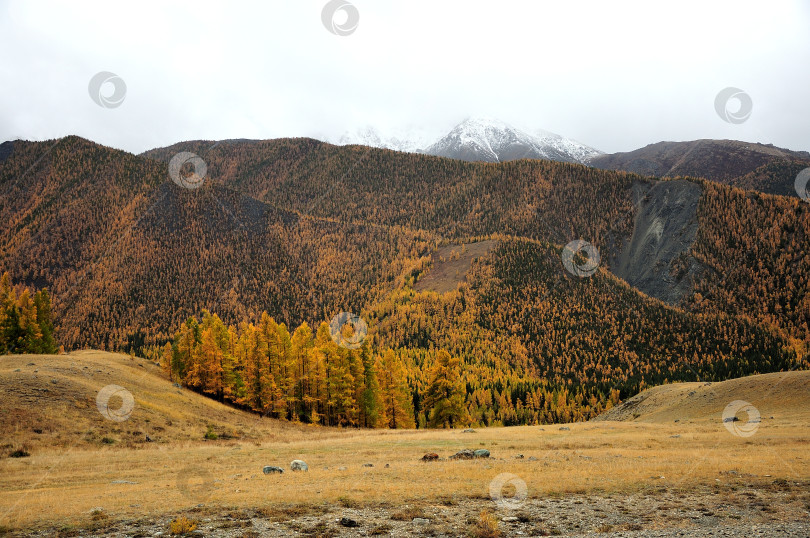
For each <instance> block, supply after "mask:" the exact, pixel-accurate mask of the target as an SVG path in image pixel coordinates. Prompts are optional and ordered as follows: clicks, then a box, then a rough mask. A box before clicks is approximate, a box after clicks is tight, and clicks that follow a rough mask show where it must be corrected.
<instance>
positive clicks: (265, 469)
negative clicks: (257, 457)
mask: <svg viewBox="0 0 810 538" xmlns="http://www.w3.org/2000/svg"><path fill="white" fill-rule="evenodd" d="M293 470H295V469H293ZM262 472H263V473H264V474H270V473H278V474H281V473H283V472H284V469H282V468H281V467H276V466H275V465H265V466H264V467H262Z"/></svg>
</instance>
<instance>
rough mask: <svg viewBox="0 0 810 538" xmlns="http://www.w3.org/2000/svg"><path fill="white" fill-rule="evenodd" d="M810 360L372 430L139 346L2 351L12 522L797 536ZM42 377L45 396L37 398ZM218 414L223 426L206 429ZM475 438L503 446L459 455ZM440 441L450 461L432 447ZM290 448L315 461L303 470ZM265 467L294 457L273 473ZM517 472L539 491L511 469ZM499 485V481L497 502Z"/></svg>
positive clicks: (41, 529)
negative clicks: (283, 404) (311, 416)
mask: <svg viewBox="0 0 810 538" xmlns="http://www.w3.org/2000/svg"><path fill="white" fill-rule="evenodd" d="M30 363H33V364H30ZM18 370H19V371H18ZM808 375H810V374H808V373H807V372H790V373H781V374H779V373H777V374H768V375H766V376H754V377H749V378H744V379H738V380H732V381H727V382H722V383H712V384H710V385H707V384H703V383H685V384H674V385H667V386H664V387H659V388H656V389H651V390H650V391H647V392H645V393H642V394H641V395H640V396H641V398H640V399H642V400H643V402H644V403H643V404H642V405H637V406H634V407H635V409H636V413H637V414H638V416H637V417H635V418H634V417H633V415H632V414H630V415H628V414H621V413H620V414H619V415H618V416H617V415H616V412H615V411H614V412H613V415H611V414H610V413H609V414H608V415H606V416H605V419H606V420H604V421H602V420H600V421H595V422H594V421H591V422H585V423H575V424H555V425H545V426H524V427H513V428H485V429H475V431H472V432H466V431H464V430H461V429H456V430H410V431H369V430H365V431H363V430H361V431H358V430H352V429H348V430H347V429H338V428H323V427H313V426H305V425H294V424H290V423H288V422H284V421H277V420H273V419H261V418H258V417H257V416H255V415H252V414H248V413H244V412H241V411H237V410H233V409H229V408H227V407H225V406H222V405H221V404H218V403H216V402H213V401H211V400H210V399H208V398H205V397H203V396H200V395H197V394H194V393H193V392H191V391H188V390H186V389H177V388H176V387H173V386H172V384H171V383H170V382H169V381H168V380H167V379H166V378H164V377H162V375H161V374H160V371H159V369H158V368H157V367H156V366H155V365H153V364H151V363H150V362H148V361H144V360H143V359H137V358H136V359H132V358H130V357H128V356H126V355H119V354H110V353H103V352H97V351H89V350H88V351H81V352H74V353H70V354H68V355H63V356H39V355H27V356H6V357H3V359H2V361H0V390H2V391H3V394H4V407H3V410H2V411H0V425H2V428H3V431H4V432H8V433H7V434H6V435H4V442H9V443H11V444H13V445H14V446H22V445H25V446H27V448H28V450H29V451H30V456H29V457H25V458H3V459H0V470H2V472H0V506H2V507H3V514H4V516H3V522H4V523H3V524H4V525H5V532H6V533H11V534H12V535H24V536H39V535H50V534H56V533H58V534H59V535H60V536H73V535H84V536H118V535H123V534H138V533H140V534H142V535H153V534H156V533H158V532H163V533H164V534H166V533H167V530H168V528H169V524H170V522H171V521H175V520H176V519H177V518H178V517H181V516H182V517H187V518H189V520H191V521H194V522H196V523H197V524H198V525H199V528H200V529H201V530H203V532H204V533H205V534H209V533H212V534H216V535H222V536H257V535H270V536H285V535H286V536H289V535H300V536H309V535H319V534H321V535H323V534H328V535H333V536H342V535H355V534H356V533H357V532H358V531H359V532H361V533H364V534H375V533H376V534H391V535H395V536H411V535H424V534H425V533H428V534H431V533H434V534H450V535H457V534H465V533H467V532H475V529H476V528H478V526H479V519H480V513H481V512H482V511H484V512H486V513H491V514H494V516H495V518H496V520H497V522H498V526H499V528H500V530H501V531H502V532H503V533H504V535H505V536H519V535H521V533H522V534H539V535H543V533H546V534H557V533H562V534H564V535H576V534H578V533H580V532H582V533H586V532H599V533H603V535H607V536H610V534H609V533H611V532H616V533H620V532H627V531H633V532H635V533H637V534H633V535H634V536H635V535H638V536H647V535H649V536H669V535H670V534H666V532H668V531H666V529H679V530H680V531H682V532H683V531H686V532H689V533H690V534H691V535H696V536H703V535H704V534H702V533H709V532H714V533H717V532H720V531H721V530H722V532H726V533H727V534H725V535H727V536H736V534H734V532H739V533H740V534H739V536H743V535H744V534H743V533H744V532H745V531H744V530H743V529H744V528H748V527H746V526H750V525H757V527H759V528H760V529H762V530H763V531H764V530H767V529H771V530H773V531H774V532H776V531H777V530H778V529H780V528H783V529H786V531H787V532H788V534H786V535H787V536H801V535H802V534H801V533H802V532H805V530H806V522H807V513H808V510H809V509H810V504H808V503H810V497H808V496H807V482H806V477H807V476H808V471H810V469H808V465H809V464H810V462H808V460H807V458H806V446H807V443H808V442H810V439H809V438H808V434H807V427H806V424H807V420H808V418H810V416H808V413H810V405H808V404H810V402H809V401H808V393H807V391H806V386H807V384H808V381H809V380H808ZM109 383H115V384H117V385H119V386H122V387H125V388H126V389H127V390H128V391H130V392H131V393H132V395H133V397H134V406H133V408H132V410H131V413H130V414H129V416H128V418H127V420H125V421H121V422H116V421H112V420H109V419H106V418H105V417H104V416H103V415H102V414H101V413H99V411H98V410H97V409H96V407H97V406H96V401H95V400H96V395H97V393H98V391H99V390H100V389H101V388H102V386H104V385H106V384H109ZM38 386H39V387H42V388H41V389H35V388H36V387H38ZM14 387H31V389H29V390H27V391H22V392H18V391H16V390H14ZM42 389H45V390H42ZM32 391H35V392H37V393H38V395H37V396H36V405H30V403H26V401H27V400H28V398H30V396H29V395H30V394H31V392H32ZM693 391H694V392H695V394H694V395H692V396H691V399H689V398H687V399H686V400H684V399H683V398H682V396H681V395H685V394H686V393H689V392H693ZM738 398H748V399H750V400H751V402H752V403H753V404H754V405H756V406H757V408H758V410H759V412H760V414H761V416H762V421H761V423H760V424H759V426H758V428H759V431H758V432H757V435H756V436H753V437H741V436H737V435H733V434H731V433H730V432H729V431H728V430H727V428H726V427H724V426H725V423H724V422H723V421H722V420H721V413H722V411H723V407H724V406H725V404H726V403H727V400H730V399H738ZM637 399H638V398H637ZM634 400H635V399H634ZM110 405H111V408H118V404H114V403H111V404H110ZM625 405H627V404H625ZM631 405H633V404H631ZM9 409H12V410H16V411H13V412H12V413H10V412H9ZM617 410H621V407H620V408H617ZM617 419H618V420H617ZM209 424H210V425H213V428H214V430H215V431H217V432H218V433H220V434H226V433H227V434H228V435H221V436H220V437H219V438H218V439H215V440H206V439H205V438H204V436H205V432H206V428H207V427H208V425H209ZM35 430H40V431H41V432H42V433H36V432H35ZM146 435H149V436H150V438H151V439H152V440H151V441H147V440H146ZM105 438H109V439H111V440H112V442H107V441H104V439H105ZM464 448H486V449H488V450H489V451H490V457H489V458H485V459H476V460H466V461H465V460H459V461H454V460H451V459H449V456H450V455H452V454H454V453H455V452H457V451H459V450H461V449H464ZM428 452H436V453H438V454H439V456H440V459H439V461H435V462H423V461H420V459H421V458H422V456H423V455H424V454H425V453H428ZM521 456H522V457H521ZM294 459H302V460H304V461H306V463H307V464H308V466H309V470H308V471H306V472H297V473H296V472H292V471H290V470H289V462H290V461H292V460H294ZM369 464H370V465H369ZM266 465H277V466H280V467H281V468H284V469H285V472H284V473H283V474H280V475H277V474H263V472H262V467H263V466H266ZM504 473H507V474H508V475H513V476H506V475H504ZM513 478H517V479H519V480H520V481H522V482H523V483H524V484H525V488H526V489H525V493H523V491H524V490H523V489H522V488H523V486H522V485H521V482H519V481H518V482H509V483H507V482H508V480H512V479H513ZM507 479H508V480H507ZM500 481H504V483H503V484H501V482H500ZM493 483H495V486H496V487H501V486H503V488H502V490H501V491H500V492H499V493H498V495H496V497H494V499H502V500H501V502H500V504H499V503H498V502H495V501H493V497H492V496H491V488H492V487H493ZM66 494H68V496H66ZM341 518H348V519H351V520H353V521H355V522H357V523H358V524H359V525H360V526H359V527H358V528H349V527H344V526H343V525H341V524H340V521H339V520H340V519H341ZM504 518H505V520H504ZM803 525H804V526H803ZM735 528H739V529H740V530H739V531H735V530H734V529H735ZM20 529H26V530H25V531H24V532H22V533H21V532H19V531H18V530H20ZM655 532H657V533H658V534H655ZM645 533H647V534H645ZM791 533H792V534H791Z"/></svg>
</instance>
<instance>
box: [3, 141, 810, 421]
mask: <svg viewBox="0 0 810 538" xmlns="http://www.w3.org/2000/svg"><path fill="white" fill-rule="evenodd" d="M178 151H193V152H195V153H197V154H198V155H200V156H201V158H203V159H204V160H205V161H206V163H207V166H208V176H209V179H208V180H207V181H206V183H205V184H204V185H203V186H202V187H201V188H198V189H195V190H188V189H183V188H182V187H180V186H178V185H176V184H175V183H173V182H172V181H171V180H170V179H169V178H168V172H167V167H166V161H168V160H169V159H170V158H171V156H172V155H174V154H175V153H176V152H178ZM5 154H6V155H7V156H6V157H5V160H4V161H3V162H0V201H2V205H0V232H2V233H0V237H2V241H3V243H2V245H0V270H3V271H9V272H10V274H11V275H12V276H13V278H15V279H16V281H15V282H16V284H15V285H13V284H12V283H11V281H10V277H4V281H3V291H2V293H3V311H2V313H0V316H2V317H0V322H2V326H3V340H2V342H0V346H2V348H1V350H2V352H6V353H13V352H52V351H55V349H56V347H57V344H56V342H58V343H59V344H61V345H63V346H64V347H65V348H66V349H68V350H72V349H79V348H83V347H93V348H100V349H106V350H115V351H123V352H132V353H135V354H139V355H142V356H144V357H147V358H149V359H151V360H154V361H156V362H161V363H162V364H163V365H164V366H165V368H166V369H167V375H170V376H171V377H172V379H173V380H174V381H176V382H178V383H182V384H183V385H185V386H187V387H189V388H191V389H193V390H196V391H199V392H201V393H204V394H207V395H209V396H211V397H212V398H216V399H219V400H222V401H226V402H229V403H231V404H233V405H236V406H240V407H243V408H245V409H250V410H252V411H255V412H256V413H260V414H263V415H267V416H272V417H276V418H280V419H284V420H291V421H301V422H309V423H317V424H324V425H343V426H355V427H391V428H400V427H412V426H414V425H416V426H419V427H443V426H447V427H451V426H453V427H455V426H459V425H467V424H470V425H497V424H504V425H513V424H539V423H549V422H558V421H570V420H585V419H588V418H591V417H593V416H595V415H597V414H598V413H600V412H602V411H604V410H605V409H607V408H609V407H611V406H613V405H615V404H616V403H617V402H618V401H619V400H621V399H624V398H627V397H629V396H632V395H633V394H636V393H637V392H638V391H639V390H642V389H643V388H645V387H648V386H651V385H656V384H661V383H668V382H675V381H696V380H701V381H717V380H722V379H728V378H732V377H739V376H745V375H750V374H755V373H764V372H771V371H779V370H786V369H791V368H802V367H807V366H808V363H807V359H806V353H807V349H808V342H810V341H809V340H808V338H810V336H808V335H810V328H809V327H810V303H808V301H810V293H808V286H809V285H810V280H808V279H810V254H808V249H807V248H806V246H807V244H808V241H809V240H810V239H808V238H810V211H808V209H807V206H806V204H805V202H803V201H802V200H800V199H797V198H787V197H783V196H775V195H768V194H762V193H758V192H755V191H745V190H741V189H738V188H735V187H730V186H727V185H721V184H717V183H712V182H709V181H705V180H699V179H689V181H690V182H691V183H693V184H695V185H698V186H699V188H700V199H699V203H698V205H697V207H696V209H695V215H694V222H695V223H696V228H697V231H696V234H695V237H694V240H693V242H692V243H691V244H690V245H688V249H686V250H685V251H684V252H683V253H682V255H681V256H679V257H678V259H677V260H676V261H674V262H673V264H672V266H671V267H669V268H667V272H666V279H667V280H669V281H671V282H674V283H681V282H682V281H683V279H686V280H685V281H683V283H684V284H685V287H686V288H687V289H688V293H686V294H685V295H684V296H683V298H682V299H681V300H679V301H677V302H675V303H671V304H670V303H665V302H663V301H661V300H658V299H655V298H654V297H651V296H649V295H647V294H645V293H643V292H641V291H639V290H638V289H636V288H634V287H631V286H630V285H628V284H627V283H626V282H625V281H623V280H621V279H619V278H618V277H616V276H615V275H614V274H613V273H612V272H611V264H612V263H615V259H616V256H617V255H618V253H620V252H622V249H623V248H624V245H626V244H627V241H628V240H629V238H630V237H631V234H632V233H633V229H634V228H633V227H634V218H635V215H636V213H637V211H638V207H639V206H640V205H643V203H645V202H644V198H641V199H639V195H638V193H639V192H642V193H643V192H647V191H646V189H648V188H649V187H650V186H651V185H653V184H655V183H656V180H654V179H651V178H644V177H641V176H637V175H634V174H629V173H625V172H620V171H612V170H611V171H608V170H597V169H593V168H588V167H586V166H582V165H577V164H570V163H558V162H550V161H536V160H521V161H514V162H506V163H500V164H492V163H467V162H462V161H456V160H450V159H444V158H438V157H431V156H426V155H418V154H405V153H398V152H393V151H388V150H381V149H371V148H364V147H359V146H347V147H337V146H332V145H329V144H324V143H321V142H317V141H314V140H310V139H281V140H271V141H232V142H225V143H221V144H213V143H211V142H188V143H183V144H179V145H175V146H172V147H169V148H163V149H159V150H154V151H151V152H147V153H146V154H144V155H141V156H136V155H132V154H128V153H125V152H122V151H117V150H112V149H109V148H105V147H103V146H100V145H97V144H94V143H92V142H89V141H86V140H83V139H81V138H78V137H67V138H64V139H60V140H56V141H49V142H42V143H28V142H17V143H14V145H13V148H12V149H11V150H10V151H7V152H5ZM578 238H584V239H586V240H587V241H589V242H591V243H592V244H593V245H594V246H595V247H596V248H598V249H599V250H600V251H601V253H602V263H601V266H600V267H599V270H598V271H596V272H595V274H593V275H592V276H590V277H589V278H578V277H575V276H572V275H571V274H569V273H567V272H566V271H565V270H564V268H563V265H562V263H561V252H562V247H563V246H564V245H565V244H566V243H568V242H569V241H571V240H573V239H578ZM484 240H487V241H490V242H492V244H493V245H494V246H493V248H491V249H489V250H487V251H486V252H484V253H483V254H481V255H479V256H476V257H475V258H474V259H472V260H471V263H470V266H469V269H465V270H464V271H463V272H460V273H458V274H450V275H447V276H446V278H449V279H450V280H451V281H452V286H451V288H452V290H451V291H449V292H444V293H438V292H436V291H432V290H430V289H424V288H423V287H422V286H421V284H420V282H423V279H425V278H426V277H427V276H428V275H430V274H431V271H436V270H437V267H438V266H439V265H440V264H441V263H443V262H442V261H441V260H439V259H437V257H436V253H437V251H438V249H439V248H441V247H444V246H447V245H459V246H460V248H465V247H463V246H462V245H476V244H479V243H480V242H481V241H484ZM639 263H641V264H643V263H646V262H645V260H639ZM15 286H16V287H15ZM26 287H27V288H30V289H31V290H34V289H39V290H41V291H28V290H26V289H24V288H26ZM46 289H47V290H48V291H45V290H46ZM51 299H52V300H53V306H51V305H50V300H51ZM51 310H52V311H53V313H52V314H51ZM339 312H355V313H357V314H358V315H359V316H360V317H362V318H363V319H364V320H365V322H366V323H367V324H368V329H369V332H368V337H367V338H366V339H365V341H364V342H363V345H362V346H360V347H359V348H357V349H347V348H345V347H341V346H339V345H337V344H336V342H335V339H334V338H333V337H331V335H330V332H329V326H328V325H327V324H326V322H327V321H328V320H330V319H332V318H333V317H334V316H335V315H336V314H337V313H339ZM200 316H201V317H200Z"/></svg>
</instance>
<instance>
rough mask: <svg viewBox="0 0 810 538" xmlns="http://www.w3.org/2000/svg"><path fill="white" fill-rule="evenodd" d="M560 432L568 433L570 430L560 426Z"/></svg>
mask: <svg viewBox="0 0 810 538" xmlns="http://www.w3.org/2000/svg"><path fill="white" fill-rule="evenodd" d="M560 431H562V432H570V431H571V428H569V427H568V426H560Z"/></svg>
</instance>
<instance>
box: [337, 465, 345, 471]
mask: <svg viewBox="0 0 810 538" xmlns="http://www.w3.org/2000/svg"><path fill="white" fill-rule="evenodd" d="M345 470H346V467H344V466H340V467H338V471H345Z"/></svg>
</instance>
